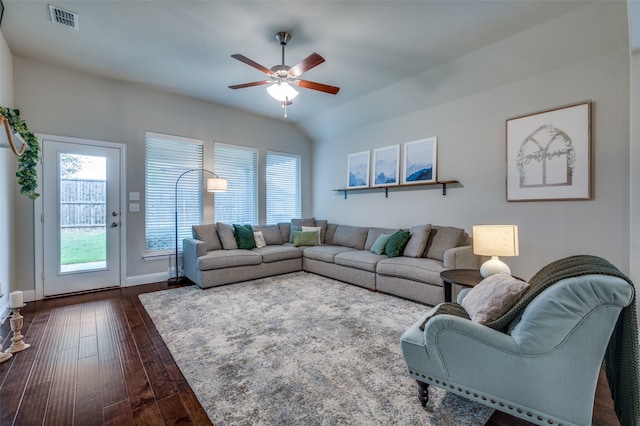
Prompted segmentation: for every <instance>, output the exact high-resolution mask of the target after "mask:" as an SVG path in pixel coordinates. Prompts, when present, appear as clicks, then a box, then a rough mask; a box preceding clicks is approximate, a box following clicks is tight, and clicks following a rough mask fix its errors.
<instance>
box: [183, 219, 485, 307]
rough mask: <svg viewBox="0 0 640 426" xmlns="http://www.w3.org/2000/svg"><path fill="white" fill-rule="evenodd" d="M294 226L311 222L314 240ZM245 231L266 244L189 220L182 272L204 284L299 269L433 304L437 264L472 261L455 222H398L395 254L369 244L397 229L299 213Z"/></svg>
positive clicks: (476, 263) (459, 265) (438, 292)
mask: <svg viewBox="0 0 640 426" xmlns="http://www.w3.org/2000/svg"><path fill="white" fill-rule="evenodd" d="M302 227H315V228H316V229H318V231H319V234H320V236H319V238H318V239H319V244H318V242H314V243H316V244H317V245H305V246H302V245H298V244H296V243H297V242H298V241H297V240H296V241H294V238H293V236H294V235H296V231H298V230H299V229H301V228H302ZM292 229H293V232H292ZM305 229H306V230H308V228H305ZM253 231H256V232H258V231H259V232H261V233H262V236H263V237H264V242H265V243H266V246H264V247H260V248H252V249H239V248H238V245H237V241H236V238H235V233H234V227H233V226H232V225H229V224H224V223H220V222H218V223H217V224H210V225H196V226H193V235H194V238H188V239H185V240H184V241H183V269H184V275H185V276H186V277H187V278H189V279H190V280H191V281H193V282H194V283H196V284H197V285H198V286H200V287H201V288H203V289H204V288H209V287H214V286H219V285H225V284H230V283H235V282H240V281H245V280H250V279H257V278H264V277H268V276H272V275H277V274H285V273H290V272H296V271H301V270H303V271H307V272H312V273H315V274H319V275H323V276H327V277H330V278H334V279H337V280H340V281H344V282H347V283H350V284H354V285H358V286H360V287H364V288H367V289H370V290H374V291H379V292H383V293H388V294H392V295H395V296H399V297H403V298H406V299H410V300H414V301H418V302H421V303H425V304H429V305H436V304H438V303H441V302H443V301H444V290H443V283H442V280H441V279H440V272H442V271H443V270H445V269H478V268H479V267H480V258H479V257H478V256H476V255H474V254H473V249H472V246H471V239H470V237H469V235H467V234H466V233H465V231H464V230H463V229H460V228H455V227H448V226H436V225H429V224H427V225H420V226H414V227H412V228H410V229H408V230H405V231H408V232H409V233H410V238H409V240H408V242H407V244H406V247H404V250H403V252H402V254H401V255H399V256H397V257H390V256H388V255H387V254H385V253H382V254H377V253H374V252H372V251H371V249H372V247H373V246H374V244H375V242H376V241H377V240H378V238H379V237H380V236H381V235H383V234H384V235H390V234H393V233H395V232H397V231H398V229H389V228H375V227H359V226H349V225H337V224H331V223H327V221H324V220H316V219H314V218H306V219H294V220H292V221H291V223H280V224H277V225H266V226H254V227H253ZM298 236H299V235H296V238H297V237H298Z"/></svg>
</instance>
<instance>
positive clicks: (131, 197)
mask: <svg viewBox="0 0 640 426" xmlns="http://www.w3.org/2000/svg"><path fill="white" fill-rule="evenodd" d="M138 200H140V193H139V192H130V193H129V201H138ZM131 211H133V210H131ZM136 211H138V210H136Z"/></svg>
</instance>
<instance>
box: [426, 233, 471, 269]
mask: <svg viewBox="0 0 640 426" xmlns="http://www.w3.org/2000/svg"><path fill="white" fill-rule="evenodd" d="M464 237H465V235H464V229H461V228H455V227H453V226H438V225H431V232H429V241H428V242H427V248H426V250H425V251H424V254H423V255H422V257H428V258H430V259H436V260H441V261H444V252H445V251H447V250H449V249H451V248H454V247H458V246H459V245H460V244H461V242H462V241H463V240H464Z"/></svg>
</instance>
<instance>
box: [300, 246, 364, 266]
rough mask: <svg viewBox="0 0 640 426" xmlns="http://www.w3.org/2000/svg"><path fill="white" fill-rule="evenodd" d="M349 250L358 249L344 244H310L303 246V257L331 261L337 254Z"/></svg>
mask: <svg viewBox="0 0 640 426" xmlns="http://www.w3.org/2000/svg"><path fill="white" fill-rule="evenodd" d="M349 251H358V250H356V249H353V248H350V247H344V246H311V247H305V248H304V257H306V258H309V259H314V260H321V261H322V262H328V263H333V262H334V257H335V256H336V255H337V254H340V253H345V252H349Z"/></svg>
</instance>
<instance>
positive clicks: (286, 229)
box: [278, 222, 291, 243]
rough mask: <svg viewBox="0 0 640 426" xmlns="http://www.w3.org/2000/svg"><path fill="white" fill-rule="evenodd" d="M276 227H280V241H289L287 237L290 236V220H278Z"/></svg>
mask: <svg viewBox="0 0 640 426" xmlns="http://www.w3.org/2000/svg"><path fill="white" fill-rule="evenodd" d="M278 228H279V229H280V236H281V237H282V242H283V243H284V242H287V241H289V237H290V236H291V223H290V222H280V223H278Z"/></svg>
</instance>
